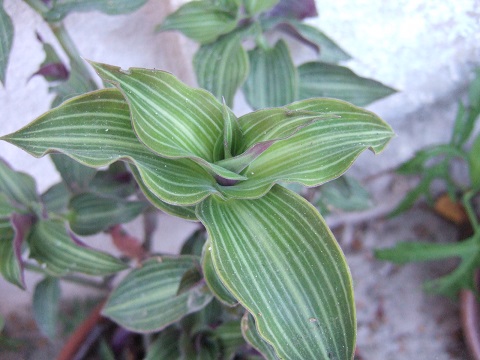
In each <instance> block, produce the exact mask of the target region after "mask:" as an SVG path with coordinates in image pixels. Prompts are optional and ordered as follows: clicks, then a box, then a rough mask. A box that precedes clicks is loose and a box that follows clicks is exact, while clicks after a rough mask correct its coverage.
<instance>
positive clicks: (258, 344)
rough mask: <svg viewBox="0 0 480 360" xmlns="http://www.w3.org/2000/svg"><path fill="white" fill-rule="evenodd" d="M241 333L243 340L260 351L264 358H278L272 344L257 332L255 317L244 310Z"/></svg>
mask: <svg viewBox="0 0 480 360" xmlns="http://www.w3.org/2000/svg"><path fill="white" fill-rule="evenodd" d="M242 334H243V337H244V338H245V340H246V341H247V342H248V343H249V344H250V345H252V346H253V348H254V349H255V350H257V351H258V352H260V353H261V354H262V355H263V356H264V358H265V359H266V360H279V359H278V356H277V354H276V353H275V349H274V348H273V347H272V345H270V344H269V343H267V342H266V341H265V340H264V339H262V337H261V336H260V334H259V333H258V330H257V327H256V326H255V319H254V318H253V316H252V314H250V313H249V312H246V313H245V315H243V317H242Z"/></svg>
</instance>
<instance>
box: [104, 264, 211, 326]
mask: <svg viewBox="0 0 480 360" xmlns="http://www.w3.org/2000/svg"><path fill="white" fill-rule="evenodd" d="M195 261H196V258H195V257H192V256H181V257H177V258H168V257H162V258H161V259H160V258H158V259H157V258H154V259H150V260H148V261H146V262H144V263H143V264H142V267H140V268H138V269H135V270H133V271H132V272H131V273H130V274H128V275H127V277H125V279H123V280H122V281H121V282H120V284H119V285H118V287H117V288H116V289H115V290H114V291H113V292H112V294H111V295H110V298H109V299H108V301H107V303H106V305H105V307H104V309H103V315H105V316H107V317H109V318H111V319H112V320H113V321H115V322H117V323H119V324H120V325H122V326H123V327H125V328H127V329H130V330H133V331H137V332H152V331H156V330H161V329H163V328H165V327H166V326H168V325H170V324H172V323H173V322H175V321H177V320H179V319H181V318H182V317H184V316H185V315H187V314H190V313H192V312H196V311H198V310H200V309H202V308H203V307H204V306H205V305H207V304H208V303H209V302H210V300H211V299H212V295H211V294H210V293H208V292H204V289H198V288H197V287H195V288H192V289H191V290H190V291H187V292H184V293H182V294H180V295H178V296H177V290H178V286H179V284H180V280H181V279H182V277H183V274H184V273H185V272H186V271H188V270H189V269H190V268H191V267H192V266H194V265H195Z"/></svg>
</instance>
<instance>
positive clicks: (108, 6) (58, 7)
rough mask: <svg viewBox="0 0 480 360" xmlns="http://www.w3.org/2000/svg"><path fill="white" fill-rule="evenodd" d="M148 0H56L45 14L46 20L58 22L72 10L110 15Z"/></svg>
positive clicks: (125, 11) (132, 8) (130, 9)
mask: <svg viewBox="0 0 480 360" xmlns="http://www.w3.org/2000/svg"><path fill="white" fill-rule="evenodd" d="M145 2H146V0H116V1H110V0H55V1H54V2H53V6H52V8H51V9H50V10H49V11H48V12H47V13H45V14H43V16H44V18H45V20H47V21H49V22H56V21H60V20H62V19H63V18H64V17H65V16H67V15H68V14H69V13H72V12H87V11H101V12H103V13H105V14H108V15H118V14H127V13H130V12H133V11H135V10H137V9H138V8H140V7H141V6H142V5H143V4H145Z"/></svg>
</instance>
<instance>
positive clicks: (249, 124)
mask: <svg viewBox="0 0 480 360" xmlns="http://www.w3.org/2000/svg"><path fill="white" fill-rule="evenodd" d="M284 111H285V112H286V113H284V114H283V115H282V113H281V111H279V110H278V109H270V110H264V111H258V112H254V113H250V114H247V115H245V116H242V117H240V118H239V119H238V121H239V124H240V128H241V129H242V131H243V135H244V146H245V148H247V149H248V147H249V146H252V145H254V144H256V143H261V142H265V141H268V140H270V139H272V138H276V137H278V136H281V135H282V134H285V133H287V131H291V129H294V128H295V126H296V127H298V126H299V125H300V124H302V123H305V122H306V121H307V120H308V119H316V118H319V120H318V121H313V122H312V123H311V124H310V125H308V126H306V127H304V128H301V129H300V130H299V131H298V132H297V133H296V134H294V135H293V136H291V137H288V138H286V139H285V140H282V141H278V142H275V143H274V144H273V145H271V146H270V147H269V148H268V149H267V150H265V151H264V152H263V153H262V154H261V155H260V156H258V157H257V158H256V159H255V160H254V161H253V162H252V163H251V164H250V165H249V166H248V168H246V169H245V170H244V172H243V173H244V174H245V175H246V176H248V180H246V181H242V182H239V183H237V184H235V186H230V187H225V188H223V189H222V192H223V193H224V194H226V196H229V197H238V198H255V197H258V196H261V195H263V194H264V193H265V192H266V191H268V189H269V188H270V187H271V185H272V184H273V183H276V182H279V181H285V182H298V183H301V184H303V185H306V186H316V185H320V184H322V183H325V182H327V181H330V180H332V179H335V178H337V177H339V176H340V175H342V174H343V173H344V172H345V171H346V170H347V169H348V168H349V167H350V166H351V165H352V163H353V161H354V160H355V159H356V158H357V157H358V155H359V154H360V153H361V152H363V151H364V150H366V149H371V150H372V151H374V152H375V153H378V152H380V151H382V150H383V148H384V147H385V146H386V144H387V143H388V141H389V140H390V139H391V138H392V136H393V132H392V129H391V128H390V127H389V126H388V124H386V123H385V122H384V121H383V120H381V119H380V118H378V117H377V116H376V115H375V114H373V113H371V112H369V111H366V110H364V109H360V108H358V107H356V106H353V105H351V104H348V103H346V102H343V101H340V100H334V99H310V100H304V101H299V102H296V103H293V104H290V105H288V106H286V107H285V108H284ZM285 114H290V115H291V116H285Z"/></svg>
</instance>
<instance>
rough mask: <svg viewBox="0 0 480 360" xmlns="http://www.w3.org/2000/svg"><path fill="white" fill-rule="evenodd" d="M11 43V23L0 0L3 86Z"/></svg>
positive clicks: (0, 59)
mask: <svg viewBox="0 0 480 360" xmlns="http://www.w3.org/2000/svg"><path fill="white" fill-rule="evenodd" d="M12 43H13V23H12V19H11V18H10V16H9V15H8V14H7V13H6V12H5V9H4V7H3V0H0V83H2V84H3V85H4V86H5V75H6V72H7V65H8V58H9V57H10V50H11V49H12Z"/></svg>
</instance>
